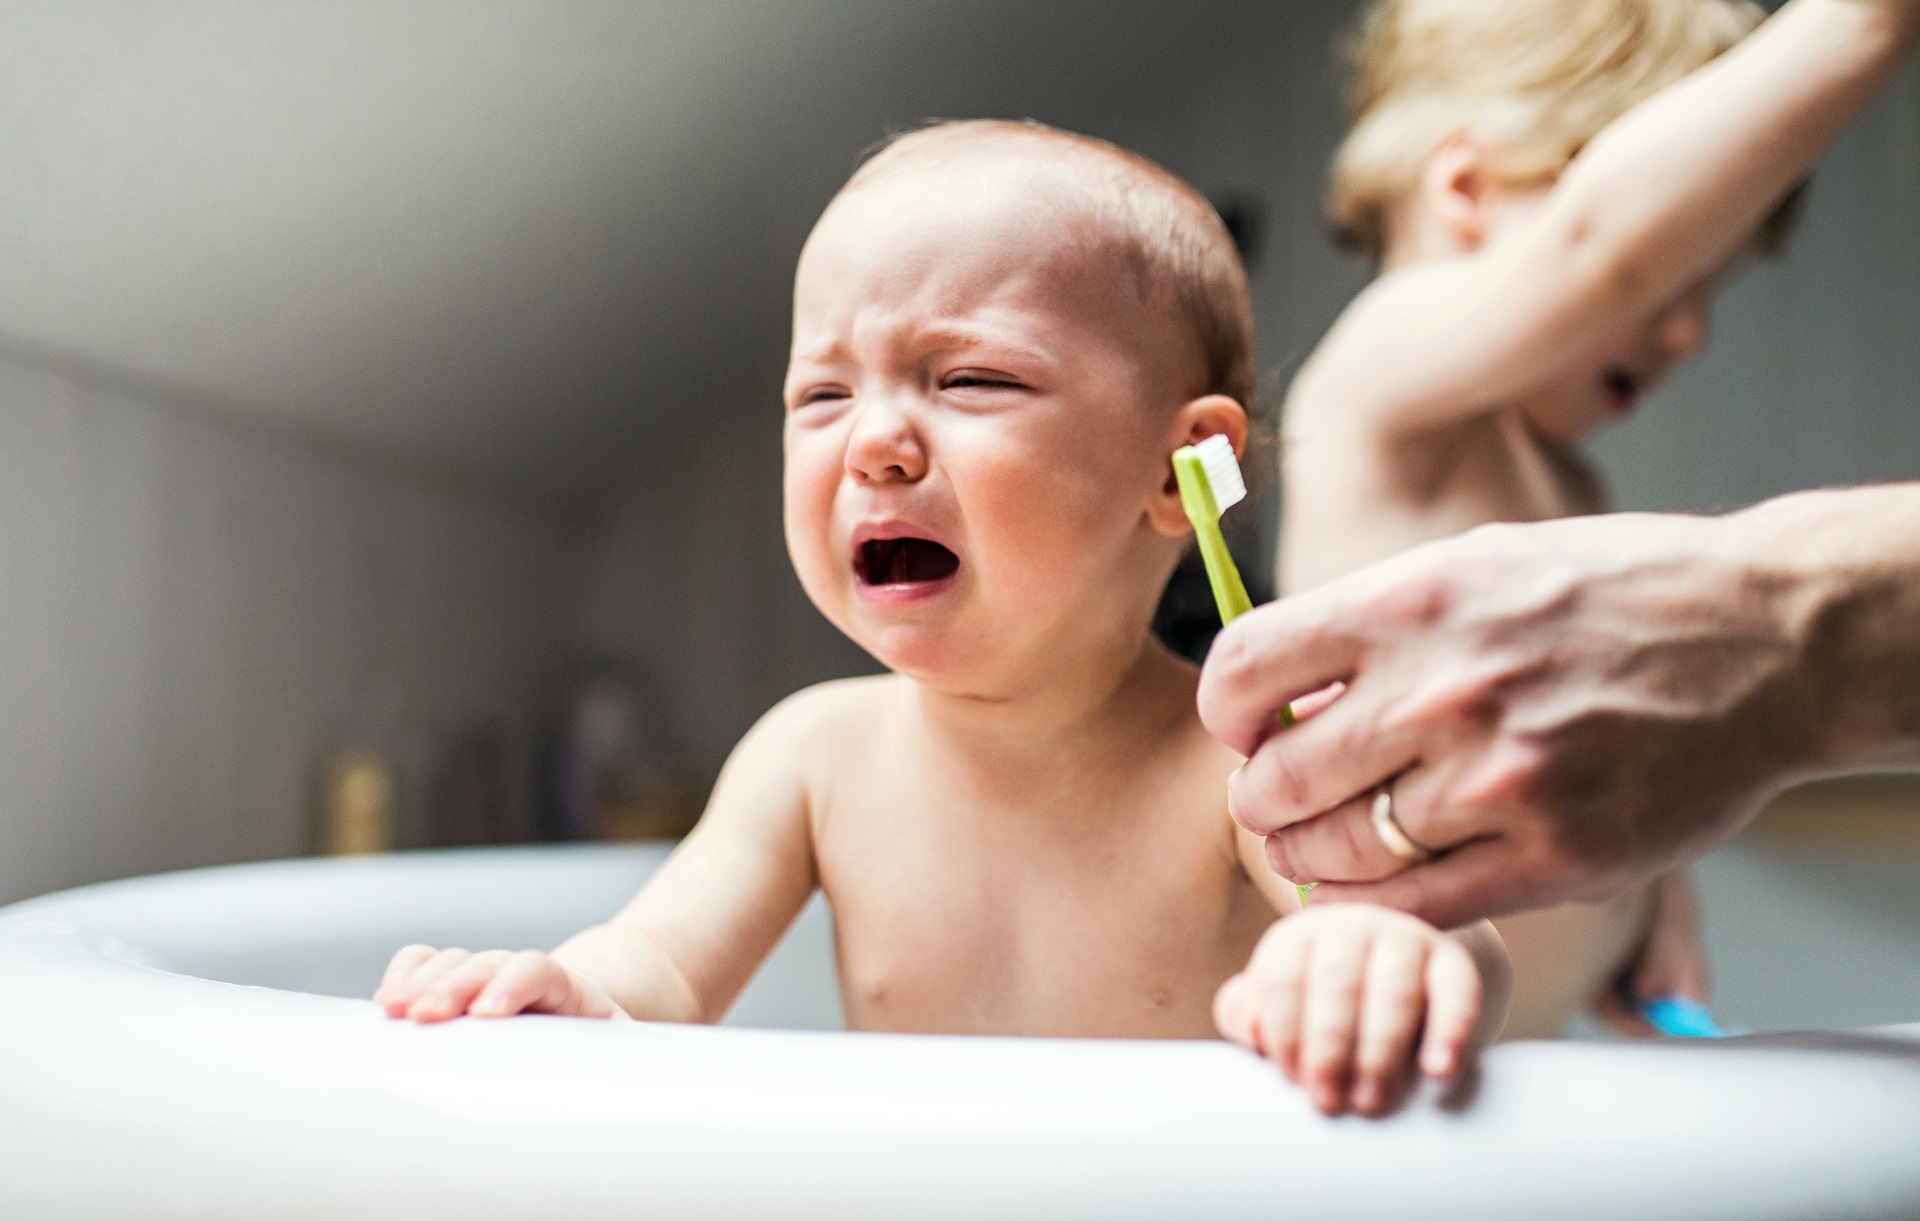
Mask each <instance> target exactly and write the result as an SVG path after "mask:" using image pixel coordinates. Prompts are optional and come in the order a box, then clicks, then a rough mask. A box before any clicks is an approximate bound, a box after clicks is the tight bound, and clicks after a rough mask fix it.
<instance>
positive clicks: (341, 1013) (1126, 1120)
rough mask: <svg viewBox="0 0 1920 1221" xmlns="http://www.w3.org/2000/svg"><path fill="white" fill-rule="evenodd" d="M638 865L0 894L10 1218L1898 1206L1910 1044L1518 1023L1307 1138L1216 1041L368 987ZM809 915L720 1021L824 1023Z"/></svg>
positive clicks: (582, 907)
mask: <svg viewBox="0 0 1920 1221" xmlns="http://www.w3.org/2000/svg"><path fill="white" fill-rule="evenodd" d="M660 855H661V850H660V849H657V848H651V847H633V848H559V849H516V850H490V851H472V852H456V853H424V854H417V855H408V856H399V857H388V858H377V859H361V860H351V861H300V862H285V863H276V864H268V865H253V866H240V867H234V868H227V869H210V870H200V871H195V872H191V873H183V874H174V875H169V876H164V877H157V878H146V879H138V880H134V881H129V882H118V883H112V884H108V885H104V886H95V887H88V888H85V889H81V890H75V891H69V892H66V893H64V894H58V895H50V896H47V897H45V898H41V899H37V900H32V901H30V902H27V903H23V904H17V905H15V906H14V907H11V908H7V909H4V910H0V1217H5V1218H8V1219H9V1221H11V1219H13V1218H22V1219H25V1218H43V1217H45V1218H67V1217H71V1218H85V1219H87V1221H113V1219H116V1218H136V1217H137V1218H172V1217H179V1218H195V1219H207V1218H247V1219H249V1221H254V1219H268V1218H271V1219H275V1221H282V1219H284V1221H294V1219H299V1218H309V1217H314V1218H319V1217H353V1218H384V1217H396V1218H397V1217H406V1218H409V1219H418V1218H423V1217H424V1218H439V1217H458V1218H493V1217H532V1216H541V1217H548V1216H551V1217H563V1218H567V1219H569V1221H573V1219H577V1218H599V1217H608V1218H611V1217H638V1216H646V1217H667V1218H681V1217H688V1218H707V1217H711V1218H747V1217H752V1218H773V1219H778V1218H803V1217H804V1218H836V1219H843V1221H844V1219H852V1218H869V1217H871V1218H888V1219H897V1218H907V1217H943V1218H944V1217H953V1218H962V1217H965V1218H1026V1217H1032V1218H1074V1217H1119V1218H1131V1217H1140V1218H1170V1217H1205V1218H1234V1217H1249V1218H1251V1217H1285V1218H1290V1219H1291V1218H1307V1217H1314V1218H1334V1217H1341V1218H1371V1217H1381V1218H1387V1217H1392V1218H1403V1217H1416V1216H1417V1217H1420V1218H1422V1219H1423V1221H1439V1219H1443V1218H1456V1217H1457V1218H1506V1217H1512V1218H1527V1219H1529V1221H1537V1219H1540V1218H1584V1217H1593V1218H1602V1217H1605V1218H1651V1217H1688V1218H1718V1217H1725V1218H1740V1219H1742V1221H1757V1219H1765V1218H1804V1217H1814V1216H1818V1217H1835V1218H1853V1217H1888V1218H1891V1217H1915V1216H1920V1026H1910V1027H1901V1028H1886V1029H1882V1030H1879V1031H1874V1032H1858V1033H1853V1034H1817V1035H1803V1036H1769V1037H1765V1038H1759V1039H1750V1040H1736V1041H1732V1042H1729V1043H1724V1044H1712V1045H1703V1044H1687V1045H1678V1044H1662V1045H1645V1044H1635V1045H1620V1044H1614V1045H1599V1044H1578V1043H1560V1044H1545V1043H1538V1044H1515V1045H1509V1046H1505V1047H1501V1048H1497V1049H1495V1050H1494V1051H1493V1052H1492V1053H1491V1054H1490V1055H1489V1056H1488V1057H1487V1062H1486V1065H1485V1072H1484V1075H1483V1078H1482V1080H1481V1082H1480V1083H1479V1088H1478V1090H1477V1093H1476V1094H1475V1095H1474V1096H1473V1097H1472V1098H1471V1099H1470V1100H1467V1101H1464V1102H1461V1103H1458V1104H1457V1105H1443V1104H1442V1102H1441V1101H1440V1100H1436V1099H1432V1098H1425V1099H1422V1100H1421V1101H1419V1102H1418V1103H1416V1104H1415V1105H1413V1106H1411V1107H1409V1108H1408V1109H1407V1110H1406V1111H1405V1112H1404V1113H1402V1114H1400V1115H1399V1116H1397V1117H1395V1118H1393V1119H1391V1120H1389V1121H1386V1122H1381V1123H1367V1122H1364V1121H1359V1120H1351V1119H1349V1120H1338V1121H1328V1120H1325V1119H1322V1118H1320V1117H1318V1116H1316V1115H1315V1114H1313V1113H1312V1112H1311V1110H1310V1109H1309V1108H1308V1107H1307V1106H1306V1104H1305V1103H1304V1101H1303V1100H1302V1099H1301V1098H1300V1097H1299V1095H1298V1094H1297V1093H1296V1092H1295V1091H1294V1090H1292V1089H1291V1088H1290V1087H1288V1086H1286V1085H1285V1084H1284V1083H1283V1082H1281V1081H1280V1080H1279V1079H1278V1077H1277V1076H1276V1075H1275V1074H1274V1073H1273V1071H1272V1070H1271V1069H1270V1067H1269V1066H1267V1065H1265V1064H1263V1063H1261V1062H1259V1061H1257V1060H1255V1059H1253V1058H1251V1057H1249V1056H1246V1055H1243V1054H1242V1053H1240V1052H1238V1051H1236V1050H1234V1049H1233V1048H1230V1047H1227V1046H1225V1045H1221V1044H1210V1043H1147V1042H1107V1041H1084V1042H1073V1041H1056V1040H1038V1039H958V1038H927V1037H914V1036H886V1035H851V1034H842V1033H823V1032H820V1031H818V1030H804V1029H802V1030H796V1029H784V1030H775V1029H740V1028H734V1029H718V1030H715V1029H699V1028H687V1027H671V1026H655V1025H637V1026H632V1025H621V1026H615V1025H610V1024H603V1023H596V1022H577V1021H568V1020H564V1019H555V1018H522V1019H514V1020H512V1021H507V1022H477V1021H461V1022H455V1023H451V1024H449V1025H446V1026H441V1027H433V1028H420V1027H415V1026H412V1025H409V1024H405V1023H400V1022H390V1021H387V1020H386V1019H385V1018H383V1017H382V1016H380V1015H379V1014H378V1013H377V1012H376V1011H375V1009H374V1007H373V1006H372V1005H371V1004H370V1003H369V1002H367V1001H366V1000H365V999H362V998H364V997H365V996H366V995H367V993H368V992H369V990H370V989H371V987H372V985H373V983H374V981H375V980H376V978H377V977H378V974H379V970H380V967H381V965H382V964H383V963H384V962H385V960H386V958H387V956H388V955H389V954H390V953H391V952H392V950H393V949H394V948H395V947H397V946H398V945H400V944H402V943H403V942H407V941H415V940H424V941H430V942H437V943H442V944H465V945H469V946H482V945H505V946H525V945H539V946H546V945H551V944H553V943H554V942H556V941H558V940H559V939H560V938H561V937H562V936H564V935H565V934H566V933H568V932H571V931H572V930H574V929H576V928H578V927H579V926H581V925H583V924H586V923H589V922H591V921H593V920H597V919H600V918H602V917H604V916H605V915H606V914H607V913H608V912H610V911H611V910H612V909H613V908H614V907H615V906H616V905H618V904H619V903H620V902H621V901H622V900H624V899H625V898H626V896H627V895H629V894H630V893H632V891H633V890H634V888H635V887H636V886H637V885H638V883H639V882H640V880H641V879H642V878H643V877H644V876H645V875H646V874H647V872H648V871H649V870H650V869H651V868H652V867H653V866H654V865H655V864H657V862H658V860H659V857H660ZM829 940H830V938H829V934H828V930H827V925H826V921H825V918H824V914H823V913H822V912H820V911H819V910H818V909H814V910H812V911H810V913H809V914H808V916H806V917H804V918H803V920H802V921H801V923H800V924H798V925H796V927H795V930H794V932H793V934H791V935H790V936H789V938H788V940H787V941H786V942H785V943H784V944H783V946H782V948H781V950H780V951H779V953H778V954H777V955H776V956H775V958H774V959H773V960H772V961H770V962H769V964H768V965H767V967H766V969H765V970H764V971H763V972H762V974H761V976H760V977H759V978H758V979H756V981H755V983H754V985H753V986H752V988H751V989H750V990H749V992H748V994H747V995H746V996H745V997H743V998H742V1001H741V1004H740V1006H739V1007H738V1009H737V1010H736V1013H735V1014H734V1015H733V1018H732V1019H730V1020H731V1021H734V1022H741V1023H751V1024H760V1025H786V1026H799V1027H819V1026H831V1025H832V1024H833V1023H834V1021H835V1003H834V994H833V987H832V981H831V971H830V964H831V960H830V949H829Z"/></svg>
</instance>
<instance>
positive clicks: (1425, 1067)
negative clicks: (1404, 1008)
mask: <svg viewBox="0 0 1920 1221" xmlns="http://www.w3.org/2000/svg"><path fill="white" fill-rule="evenodd" d="M1479 1021H1480V972H1479V969H1478V968H1476V967H1475V966H1474V965H1473V956H1472V955H1471V954H1469V953H1467V950H1466V947H1464V946H1462V945H1461V944H1460V943H1459V942H1457V941H1455V940H1454V939H1453V938H1451V937H1441V938H1438V939H1437V940H1435V941H1434V943H1433V948H1432V950H1431V951H1430V952H1429V953H1428V955H1427V1033H1426V1037H1425V1038H1424V1039H1423V1040H1421V1044H1420V1071H1421V1072H1424V1073H1426V1074H1427V1075H1428V1076H1429V1077H1451V1076H1453V1074H1454V1072H1455V1071H1456V1070H1457V1069H1458V1068H1459V1067H1460V1061H1461V1059H1462V1057H1463V1056H1464V1055H1465V1053H1466V1049H1467V1044H1468V1043H1469V1041H1471V1040H1472V1038H1473V1029H1474V1026H1475V1025H1476V1024H1478V1023H1479Z"/></svg>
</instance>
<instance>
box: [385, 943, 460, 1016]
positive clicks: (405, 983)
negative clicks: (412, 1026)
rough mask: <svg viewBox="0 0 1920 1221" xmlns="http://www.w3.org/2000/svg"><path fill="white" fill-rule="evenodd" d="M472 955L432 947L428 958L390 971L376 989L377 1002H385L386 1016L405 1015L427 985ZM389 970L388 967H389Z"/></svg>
mask: <svg viewBox="0 0 1920 1221" xmlns="http://www.w3.org/2000/svg"><path fill="white" fill-rule="evenodd" d="M471 957H473V955H471V954H469V953H467V951H465V950H460V949H449V950H436V951H435V952H434V954H433V956H432V957H431V958H428V959H427V960H426V961H424V962H418V963H416V964H415V965H414V966H413V968H412V970H411V971H410V972H408V973H406V974H404V975H403V974H399V973H394V975H393V977H392V978H391V979H389V980H388V981H387V982H386V983H385V984H383V985H382V986H381V989H380V1003H381V1004H383V1005H385V1006H386V1009H387V1015H388V1016H389V1017H406V1016H407V1011H408V1010H410V1009H412V1008H413V1003H414V1002H415V1001H417V1000H419V999H420V997H421V995H422V994H423V993H425V992H426V990H427V989H428V988H431V987H432V986H433V985H434V984H435V983H436V982H438V981H439V979H440V977H441V976H443V975H445V974H446V973H447V972H448V971H451V970H453V969H454V968H455V967H457V966H459V965H460V964H461V963H463V962H465V961H466V960H467V959H469V958H471ZM389 970H391V968H389Z"/></svg>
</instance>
